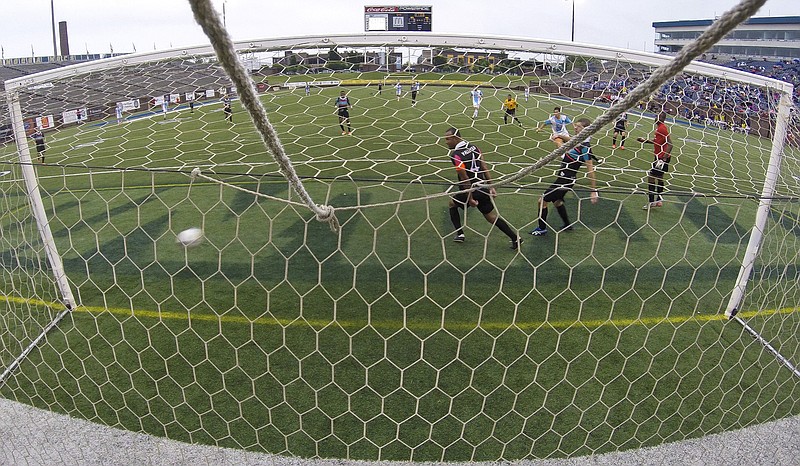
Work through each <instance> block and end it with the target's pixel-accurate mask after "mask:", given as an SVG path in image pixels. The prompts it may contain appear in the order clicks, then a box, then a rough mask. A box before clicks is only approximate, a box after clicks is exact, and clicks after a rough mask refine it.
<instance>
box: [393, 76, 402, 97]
mask: <svg viewBox="0 0 800 466" xmlns="http://www.w3.org/2000/svg"><path fill="white" fill-rule="evenodd" d="M394 95H396V96H397V101H398V102H399V101H400V96H401V95H403V85H402V84H400V81H397V84H395V85H394Z"/></svg>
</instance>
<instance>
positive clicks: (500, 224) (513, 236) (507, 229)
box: [494, 217, 517, 241]
mask: <svg viewBox="0 0 800 466" xmlns="http://www.w3.org/2000/svg"><path fill="white" fill-rule="evenodd" d="M494 224H495V225H496V226H497V228H499V229H500V231H502V232H503V233H505V234H506V236H508V238H509V239H510V240H511V241H516V240H517V233H516V232H515V231H514V230H512V229H511V227H510V226H508V223H506V221H505V220H503V217H497V220H495V222H494Z"/></svg>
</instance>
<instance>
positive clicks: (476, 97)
mask: <svg viewBox="0 0 800 466" xmlns="http://www.w3.org/2000/svg"><path fill="white" fill-rule="evenodd" d="M469 95H470V96H471V97H472V109H473V112H472V119H473V120H474V119H475V118H478V110H480V109H481V102H482V101H483V91H482V90H480V89H478V86H475V89H473V90H471V91H469Z"/></svg>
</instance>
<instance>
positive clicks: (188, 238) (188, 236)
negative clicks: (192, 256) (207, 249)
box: [176, 227, 203, 248]
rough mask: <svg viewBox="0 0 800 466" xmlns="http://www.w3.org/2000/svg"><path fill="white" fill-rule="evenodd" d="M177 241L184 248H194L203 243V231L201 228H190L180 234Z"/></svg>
mask: <svg viewBox="0 0 800 466" xmlns="http://www.w3.org/2000/svg"><path fill="white" fill-rule="evenodd" d="M176 241H177V242H178V243H180V244H181V245H182V246H184V247H187V248H192V247H195V246H197V245H198V244H200V243H202V242H203V230H201V229H199V228H196V227H195V228H189V229H188V230H183V231H182V232H180V233H178V237H177V238H176Z"/></svg>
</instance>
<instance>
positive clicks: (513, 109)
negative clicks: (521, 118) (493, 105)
mask: <svg viewBox="0 0 800 466" xmlns="http://www.w3.org/2000/svg"><path fill="white" fill-rule="evenodd" d="M506 113H507V114H509V115H511V116H514V115H516V114H517V109H516V108H507V109H506Z"/></svg>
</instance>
